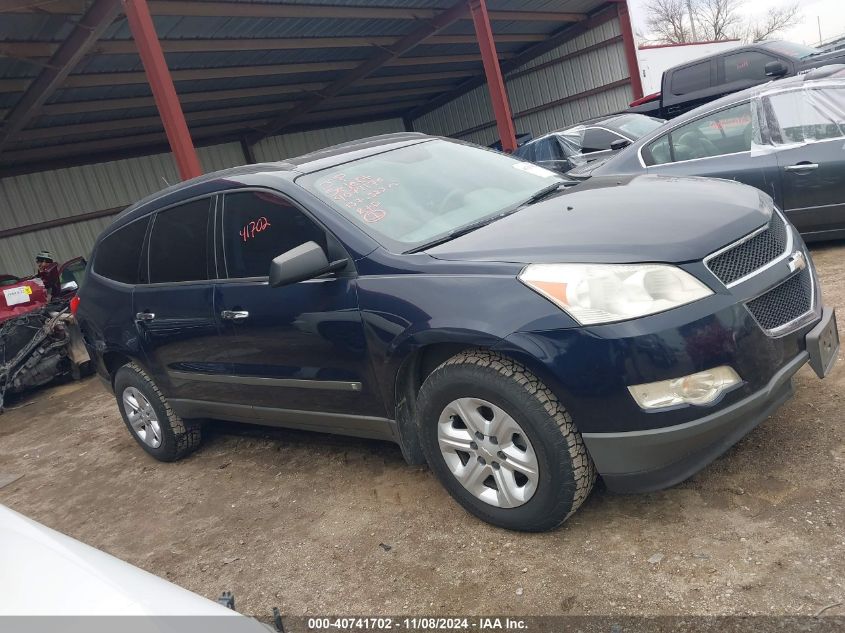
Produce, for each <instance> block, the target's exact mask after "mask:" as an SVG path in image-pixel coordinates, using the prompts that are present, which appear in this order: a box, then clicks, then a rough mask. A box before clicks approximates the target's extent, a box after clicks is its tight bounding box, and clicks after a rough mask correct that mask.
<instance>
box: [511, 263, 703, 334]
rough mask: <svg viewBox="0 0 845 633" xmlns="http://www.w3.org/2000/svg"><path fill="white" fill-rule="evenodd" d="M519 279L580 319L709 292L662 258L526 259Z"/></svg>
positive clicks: (650, 308)
mask: <svg viewBox="0 0 845 633" xmlns="http://www.w3.org/2000/svg"><path fill="white" fill-rule="evenodd" d="M519 280H520V281H521V282H522V283H524V284H525V285H526V286H528V287H529V288H531V289H533V290H536V291H537V292H539V293H540V294H541V295H543V296H544V297H546V298H547V299H549V300H551V301H553V302H554V303H555V304H557V305H558V306H560V307H561V308H563V309H564V310H565V311H566V312H567V313H569V315H570V316H572V318H573V319H575V320H576V321H578V322H579V323H580V324H581V325H592V324H595V323H611V322H613V321H624V320H625V319H633V318H635V317H640V316H645V315H647V314H655V313H657V312H663V311H664V310H669V309H671V308H677V307H678V306H682V305H685V304H687V303H692V302H693V301H697V300H698V299H702V298H703V297H706V296H708V295H711V294H713V291H712V290H710V288H708V287H707V286H705V285H704V284H703V283H701V282H700V281H699V280H698V279H696V278H695V277H693V276H692V275H690V274H689V273H686V272H684V271H683V270H681V269H680V268H677V267H676V266H669V265H666V264H531V265H530V266H526V268H525V269H524V270H523V271H522V272H521V273H520V274H519Z"/></svg>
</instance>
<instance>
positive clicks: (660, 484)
mask: <svg viewBox="0 0 845 633" xmlns="http://www.w3.org/2000/svg"><path fill="white" fill-rule="evenodd" d="M809 358H810V356H809V354H808V353H807V352H801V353H800V354H799V355H798V356H796V357H795V358H794V359H793V360H792V361H791V362H789V363H788V364H787V365H785V366H784V367H782V368H781V369H780V371H778V372H777V373H776V374H775V375H774V377H773V378H772V379H771V380H770V381H769V383H768V384H767V385H766V386H765V387H764V388H763V389H761V390H760V391H757V392H756V393H754V394H752V395H750V396H748V397H746V398H744V399H742V400H740V401H739V402H736V403H734V404H732V405H730V406H728V407H725V408H724V409H721V410H719V411H717V412H715V413H711V414H710V415H706V416H704V417H703V418H699V419H698V420H694V421H692V422H687V423H684V424H678V425H676V426H670V427H664V428H659V429H646V430H644V431H629V432H627V433H583V434H582V435H583V438H584V444H585V445H586V447H587V451H589V453H590V456H591V457H592V459H593V462H594V463H595V465H596V469H597V470H598V471H599V473H601V476H602V478H603V479H604V481H605V484H606V485H607V487H608V488H609V489H610V490H613V491H614V492H649V491H652V490H660V489H662V488H668V487H669V486H674V485H675V484H677V483H680V482H682V481H683V480H685V479H687V478H688V477H690V476H692V475H694V474H695V473H697V472H698V471H699V470H701V469H702V468H704V467H705V466H707V464H709V463H710V462H712V461H713V460H714V459H716V458H717V457H719V455H721V454H722V453H724V452H725V451H727V450H728V449H729V448H730V447H731V446H733V445H734V444H736V443H737V442H738V441H739V440H740V439H742V437H743V436H745V435H746V434H747V433H748V432H750V431H751V430H752V429H753V428H754V427H756V426H757V425H758V424H760V423H761V422H762V421H763V420H765V419H766V418H767V417H769V416H770V415H771V414H772V413H774V412H775V411H776V410H777V409H778V408H779V407H780V406H781V405H782V404H783V403H784V402H786V401H787V400H788V399H789V398H790V396H792V376H793V375H794V374H795V372H797V371H798V370H799V369H801V367H802V366H803V365H804V364H805V363H806V362H807V361H808V360H809Z"/></svg>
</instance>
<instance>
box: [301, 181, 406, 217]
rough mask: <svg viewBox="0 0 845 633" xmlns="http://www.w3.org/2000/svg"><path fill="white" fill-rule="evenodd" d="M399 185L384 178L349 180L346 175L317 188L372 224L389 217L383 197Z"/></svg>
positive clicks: (323, 182)
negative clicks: (383, 205) (383, 203)
mask: <svg viewBox="0 0 845 633" xmlns="http://www.w3.org/2000/svg"><path fill="white" fill-rule="evenodd" d="M398 184H399V183H396V182H385V180H384V178H379V177H375V176H367V175H362V176H355V177H353V178H349V177H347V176H346V174H334V175H332V176H329V177H328V178H326V179H325V180H323V181H321V182H320V183H319V184H318V185H317V186H318V187H319V188H320V191H322V192H323V193H324V194H325V195H327V196H328V197H329V198H331V199H332V200H333V201H334V202H336V203H338V204H339V205H341V206H342V207H343V208H345V209H347V210H349V211H352V212H353V213H357V214H358V216H359V217H360V218H361V219H362V220H363V221H364V222H367V223H372V222H378V221H379V220H383V219H384V218H385V217H386V216H387V211H386V210H385V209H384V207H382V201H381V196H382V195H383V194H384V192H386V191H387V190H389V189H392V188H393V187H396V186H398Z"/></svg>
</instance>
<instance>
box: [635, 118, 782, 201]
mask: <svg viewBox="0 0 845 633" xmlns="http://www.w3.org/2000/svg"><path fill="white" fill-rule="evenodd" d="M751 135H752V131H751V105H750V103H749V102H748V101H744V102H742V103H739V104H736V105H733V106H729V107H726V108H722V109H720V110H717V111H715V112H711V113H709V114H706V115H704V116H702V117H699V118H698V119H695V120H694V121H690V122H689V123H685V124H684V125H681V126H678V127H676V128H674V129H673V130H671V131H670V132H667V133H666V134H664V135H662V136H660V137H658V138H657V139H655V140H654V141H652V142H651V143H649V144H648V145H645V146H643V148H642V150H641V158H642V160H643V163H644V164H645V165H646V166H647V168H648V172H649V173H655V174H666V175H674V176H707V177H711V178H725V179H729V180H736V181H738V182H742V183H745V184H747V185H751V186H752V187H757V188H758V189H760V190H761V191H765V192H766V193H768V194H769V195H771V196H772V197H773V198H775V200H776V201H777V200H778V198H779V196H780V175H779V173H778V169H777V160H776V158H775V156H774V155H773V154H762V155H760V156H754V157H752V156H751Z"/></svg>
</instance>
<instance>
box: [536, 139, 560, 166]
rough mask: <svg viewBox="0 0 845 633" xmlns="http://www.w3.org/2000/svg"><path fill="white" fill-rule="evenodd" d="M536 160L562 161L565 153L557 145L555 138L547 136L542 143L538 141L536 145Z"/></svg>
mask: <svg viewBox="0 0 845 633" xmlns="http://www.w3.org/2000/svg"><path fill="white" fill-rule="evenodd" d="M534 152H535V155H534V160H536V161H540V160H561V159H562V158H563V152H562V151H561V150H560V146H559V145H558V143H557V139H556V138H555V137H554V136H547V137H546V138H544V139H543V140H542V141H537V142H536V143H535V144H534Z"/></svg>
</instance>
